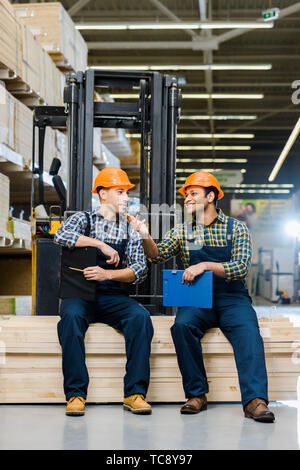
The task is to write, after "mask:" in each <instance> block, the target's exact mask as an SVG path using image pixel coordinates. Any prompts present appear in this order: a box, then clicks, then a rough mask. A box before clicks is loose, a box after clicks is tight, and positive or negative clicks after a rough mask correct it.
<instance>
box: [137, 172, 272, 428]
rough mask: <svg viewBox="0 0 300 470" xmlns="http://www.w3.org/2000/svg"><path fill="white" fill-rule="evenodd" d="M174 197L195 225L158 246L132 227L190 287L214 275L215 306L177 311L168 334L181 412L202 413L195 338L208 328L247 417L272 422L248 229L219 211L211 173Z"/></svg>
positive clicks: (202, 376)
mask: <svg viewBox="0 0 300 470" xmlns="http://www.w3.org/2000/svg"><path fill="white" fill-rule="evenodd" d="M179 192H180V194H182V195H183V196H184V197H185V201H184V204H185V208H186V210H187V212H188V213H189V214H191V216H192V220H193V221H192V222H190V223H187V222H186V223H183V224H178V225H176V226H175V227H174V228H173V229H171V230H170V231H169V232H168V233H167V234H166V235H165V237H164V238H163V240H162V241H161V242H160V243H158V244H157V245H156V244H155V242H154V241H153V239H152V238H151V236H150V235H149V233H148V229H147V227H146V225H145V224H144V223H143V222H140V221H138V220H137V218H133V217H131V218H130V222H131V224H132V225H133V227H135V229H136V230H137V231H139V232H140V234H141V236H142V238H143V245H144V249H145V253H146V255H147V256H148V259H149V261H151V262H152V263H161V262H164V261H166V260H168V259H169V258H171V257H173V256H176V255H177V254H180V255H181V260H182V262H183V265H184V268H185V271H184V274H183V278H182V280H183V282H187V283H188V284H190V283H192V282H193V281H194V279H195V278H196V277H197V276H199V275H201V274H202V273H204V272H205V271H213V308H211V309H207V308H205V309H201V308H194V307H180V308H179V309H178V313H177V316H176V319H175V323H174V325H173V326H172V328H171V333H172V337H173V342H174V345H175V349H176V353H177V359H178V364H179V368H180V371H181V374H182V380H183V388H184V391H185V395H186V398H187V401H186V403H185V404H184V405H183V406H182V408H181V413H184V414H188V413H189V414H192V413H199V412H200V411H202V410H206V408H207V399H206V396H205V394H206V393H207V392H208V382H207V377H206V372H205V368H204V363H203V357H202V348H201V343H200V339H201V338H202V337H203V336H204V334H205V332H206V331H207V330H208V329H209V328H214V327H220V329H221V330H222V332H223V333H224V335H225V336H226V338H227V339H228V340H229V341H230V343H231V345H232V347H233V350H234V356H235V361H236V366H237V371H238V377H239V383H240V389H241V396H242V405H243V409H244V414H245V416H246V417H247V418H253V419H254V420H256V421H261V422H273V421H274V419H275V418H274V414H273V413H272V412H271V411H270V410H269V408H268V406H267V405H268V392H267V372H266V366H265V356H264V346H263V341H262V338H261V336H260V332H259V326H258V321H257V316H256V313H255V310H254V309H253V307H252V302H251V298H250V296H249V294H248V290H247V288H246V286H245V277H246V275H247V272H248V270H249V267H250V263H251V251H252V247H251V238H250V234H249V231H248V229H247V227H246V225H245V224H244V223H242V222H239V221H238V220H236V219H233V218H232V217H227V216H226V215H225V214H224V213H223V212H222V211H221V209H217V206H216V204H217V200H219V199H221V198H222V197H223V191H222V189H221V188H220V185H219V183H218V181H217V179H216V178H215V177H214V176H213V175H212V174H210V173H207V172H204V171H197V172H196V173H193V174H192V175H190V176H189V177H188V178H187V179H186V182H185V184H184V186H183V187H182V188H180V189H179ZM199 216H202V219H201V220H199Z"/></svg>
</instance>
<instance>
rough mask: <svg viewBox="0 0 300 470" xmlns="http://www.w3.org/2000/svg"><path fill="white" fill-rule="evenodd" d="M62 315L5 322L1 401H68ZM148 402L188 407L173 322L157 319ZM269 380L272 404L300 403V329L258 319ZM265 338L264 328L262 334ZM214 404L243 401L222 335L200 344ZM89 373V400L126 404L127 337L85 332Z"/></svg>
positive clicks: (99, 327) (105, 330)
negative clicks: (299, 351) (299, 390)
mask: <svg viewBox="0 0 300 470" xmlns="http://www.w3.org/2000/svg"><path fill="white" fill-rule="evenodd" d="M58 321H59V317H54V316H53V317H38V316H37V317H14V316H6V317H5V316H4V317H2V319H1V317H0V328H1V333H0V340H1V341H2V343H1V344H4V345H5V354H4V355H3V363H2V366H1V387H0V402H1V403H40V402H44V403H55V402H63V401H64V399H65V398H64V394H63V378H62V372H61V349H60V345H59V342H58V339H57V329H56V327H57V322H58ZM152 321H153V325H154V338H153V341H152V348H151V380H150V387H149V393H148V395H147V398H148V399H149V401H150V402H151V401H152V402H178V401H184V399H185V397H184V392H183V389H182V382H181V375H180V372H179V369H178V365H177V358H176V354H175V350H174V346H173V342H172V338H171V334H170V327H171V326H172V324H173V321H174V317H165V316H163V317H152ZM260 326H261V328H264V329H268V331H267V334H266V336H263V339H264V344H265V353H266V362H267V368H268V376H269V398H270V400H283V399H295V398H296V386H297V379H298V376H299V372H300V365H299V364H298V361H296V360H293V354H295V351H296V349H295V348H296V347H295V344H299V343H296V341H297V340H299V337H300V332H299V330H300V328H295V327H294V326H293V325H292V324H291V323H290V322H289V321H288V320H286V319H285V320H284V321H273V322H270V321H266V320H262V321H260ZM265 332H266V330H265ZM201 342H202V348H203V354H204V362H205V365H206V370H207V376H208V382H209V386H210V392H209V395H208V399H209V400H210V401H240V391H239V384H238V377H237V372H236V366H235V361H234V356H233V351H232V347H231V345H230V344H229V343H228V341H227V339H226V338H225V337H224V335H223V334H222V333H221V331H220V330H219V329H211V330H209V331H208V332H207V333H206V335H205V336H204V338H203V339H202V341H201ZM85 344H86V356H87V366H88V369H89V374H90V385H89V394H88V401H90V402H121V401H122V398H123V377H124V374H125V362H126V357H125V345H124V338H123V336H122V335H121V334H120V333H119V332H117V331H116V330H114V329H113V328H110V327H109V326H107V325H103V324H92V325H90V327H89V329H88V331H87V334H86V340H85Z"/></svg>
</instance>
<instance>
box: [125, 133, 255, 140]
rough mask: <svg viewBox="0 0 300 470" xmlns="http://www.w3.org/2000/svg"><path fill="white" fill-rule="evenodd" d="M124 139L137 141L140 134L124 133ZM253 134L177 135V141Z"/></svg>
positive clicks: (250, 136)
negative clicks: (128, 138)
mask: <svg viewBox="0 0 300 470" xmlns="http://www.w3.org/2000/svg"><path fill="white" fill-rule="evenodd" d="M126 137H131V138H132V139H139V138H140V137H141V134H140V133H139V134H130V133H126ZM254 137H255V135H254V134H192V133H191V134H177V138H178V139H253V138H254Z"/></svg>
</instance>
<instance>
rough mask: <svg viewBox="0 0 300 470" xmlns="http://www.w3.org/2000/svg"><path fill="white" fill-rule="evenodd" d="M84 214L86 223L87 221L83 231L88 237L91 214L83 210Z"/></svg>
mask: <svg viewBox="0 0 300 470" xmlns="http://www.w3.org/2000/svg"><path fill="white" fill-rule="evenodd" d="M84 215H85V218H86V223H87V225H86V228H85V231H84V235H85V236H86V237H89V236H90V233H91V216H90V213H89V212H87V211H84Z"/></svg>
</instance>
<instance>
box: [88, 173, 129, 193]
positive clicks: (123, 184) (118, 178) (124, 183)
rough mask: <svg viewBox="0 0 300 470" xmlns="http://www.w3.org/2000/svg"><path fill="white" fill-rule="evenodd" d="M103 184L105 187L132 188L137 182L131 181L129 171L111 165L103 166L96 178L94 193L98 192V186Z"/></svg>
mask: <svg viewBox="0 0 300 470" xmlns="http://www.w3.org/2000/svg"><path fill="white" fill-rule="evenodd" d="M99 186H103V187H104V188H124V189H131V188H134V187H135V184H132V183H130V181H129V178H128V176H127V173H126V172H125V171H124V170H121V168H115V167H113V166H110V167H108V168H103V170H101V171H100V173H98V175H97V176H96V178H95V182H94V187H93V189H92V193H94V194H97V188H98V187H99Z"/></svg>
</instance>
